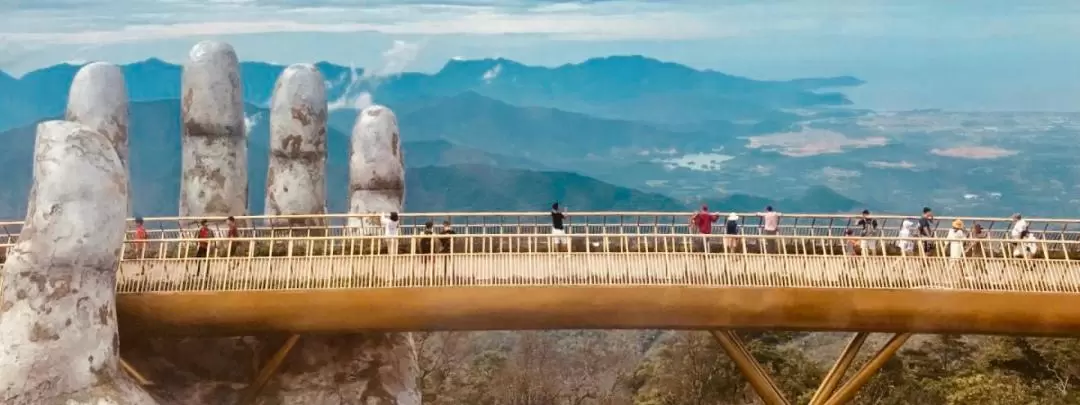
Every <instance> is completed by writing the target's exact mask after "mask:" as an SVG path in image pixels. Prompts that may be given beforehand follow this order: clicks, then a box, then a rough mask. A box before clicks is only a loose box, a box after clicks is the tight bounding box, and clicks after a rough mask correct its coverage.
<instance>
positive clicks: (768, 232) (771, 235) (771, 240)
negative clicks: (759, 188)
mask: <svg viewBox="0 0 1080 405" xmlns="http://www.w3.org/2000/svg"><path fill="white" fill-rule="evenodd" d="M758 215H760V216H761V234H762V235H765V236H766V237H767V238H766V239H762V241H761V253H770V252H772V253H780V249H778V248H776V247H777V246H780V245H781V244H782V243H783V241H782V240H779V239H777V238H776V236H777V235H778V234H779V233H780V217H781V216H783V214H781V213H779V212H776V211H773V207H772V206H771V205H769V206H766V207H765V212H763V213H761V214H758Z"/></svg>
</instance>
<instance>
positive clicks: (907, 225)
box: [896, 219, 915, 255]
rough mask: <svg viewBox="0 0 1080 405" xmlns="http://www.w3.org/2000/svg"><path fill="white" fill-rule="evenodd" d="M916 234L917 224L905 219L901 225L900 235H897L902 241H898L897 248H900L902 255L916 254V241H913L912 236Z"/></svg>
mask: <svg viewBox="0 0 1080 405" xmlns="http://www.w3.org/2000/svg"><path fill="white" fill-rule="evenodd" d="M914 232H915V222H913V221H911V220H908V219H905V220H904V222H903V223H901V224H900V234H899V235H897V236H898V237H899V238H900V240H898V241H896V247H898V248H900V254H901V255H907V254H911V253H914V252H915V241H913V240H911V236H912V235H913V234H914Z"/></svg>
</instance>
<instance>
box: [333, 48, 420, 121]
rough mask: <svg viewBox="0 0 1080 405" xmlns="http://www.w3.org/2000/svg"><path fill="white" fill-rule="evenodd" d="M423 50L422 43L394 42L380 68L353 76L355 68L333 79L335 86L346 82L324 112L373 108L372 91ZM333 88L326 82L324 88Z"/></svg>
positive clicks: (412, 60)
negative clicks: (343, 88) (337, 83)
mask: <svg viewBox="0 0 1080 405" xmlns="http://www.w3.org/2000/svg"><path fill="white" fill-rule="evenodd" d="M422 48H423V44H422V43H417V42H407V41H401V40H396V41H394V42H393V44H392V45H391V46H390V49H387V50H386V51H383V53H382V64H381V65H380V66H378V67H376V68H372V69H367V70H364V73H363V74H361V75H358V74H356V71H357V69H356V67H351V68H350V69H349V74H348V76H347V77H342V78H337V79H336V80H337V81H338V82H340V81H342V80H348V84H347V85H346V86H345V91H344V92H342V93H341V96H339V97H338V98H337V99H334V100H331V101H330V102H329V103H328V104H327V108H329V110H330V111H337V110H341V109H345V108H352V109H356V110H363V109H364V108H367V107H369V106H371V105H373V104H375V99H374V96H373V95H372V94H371V91H374V90H375V89H376V88H377V87H379V84H380V83H382V79H384V78H387V77H391V76H395V75H399V74H401V73H402V72H404V71H405V69H407V68H408V67H409V65H411V64H412V63H413V62H414V61H416V57H417V56H419V55H420V50H421V49H422ZM332 86H333V83H332V82H330V81H328V82H327V84H326V87H327V88H330V87H332Z"/></svg>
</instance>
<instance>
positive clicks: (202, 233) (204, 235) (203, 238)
mask: <svg viewBox="0 0 1080 405" xmlns="http://www.w3.org/2000/svg"><path fill="white" fill-rule="evenodd" d="M198 238H199V248H198V249H197V250H195V257H206V252H207V250H209V249H210V238H211V232H210V227H209V226H207V225H206V220H205V219H204V220H201V221H199V235H198Z"/></svg>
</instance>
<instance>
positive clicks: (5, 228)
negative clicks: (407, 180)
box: [0, 212, 1080, 244]
mask: <svg viewBox="0 0 1080 405" xmlns="http://www.w3.org/2000/svg"><path fill="white" fill-rule="evenodd" d="M759 214H760V213H737V216H738V218H739V219H738V222H739V224H740V229H739V233H740V234H745V235H757V234H761V233H762V229H763V228H762V225H763V224H762V221H761V216H760V215H759ZM691 215H692V213H687V212H581V213H570V214H568V217H567V221H566V231H567V232H568V233H571V234H688V233H695V232H696V227H693V226H690V222H689V219H690V216H691ZM719 215H720V218H719V220H718V221H717V222H716V223H714V225H713V227H712V232H713V233H722V232H723V230H724V222H725V219H726V217H727V215H728V213H719ZM236 218H237V220H238V224H239V233H240V235H241V236H248V237H268V236H274V235H279V234H281V233H282V232H286V233H287V234H289V235H293V236H344V235H347V234H353V233H360V234H366V235H376V234H379V233H382V227H381V225H380V216H379V215H375V214H364V215H350V214H328V215H302V216H298V215H293V216H239V217H236ZM872 218H873V219H874V220H876V221H877V223H878V230H877V232H876V234H877V236H899V233H900V230H901V225H902V224H903V221H905V220H910V221H912V222H916V221H917V217H915V216H901V215H891V214H890V215H874V216H872ZM201 219H206V220H208V222H209V226H210V228H211V230H212V231H213V233H214V234H215V235H217V236H224V235H226V234H227V228H226V227H225V225H224V224H223V220H224V218H223V217H207V218H181V217H162V218H146V219H145V224H144V227H145V229H146V231H147V233H148V237H149V239H177V238H185V237H194V236H195V235H196V232H197V231H198V222H199V221H200V220H201ZM860 219H861V217H859V216H858V215H849V214H783V217H781V219H780V227H779V230H778V231H779V232H778V233H779V234H781V235H792V236H843V235H844V233H845V231H846V230H848V229H853V228H856V227H857V226H858V225H857V224H858V221H859V220H860ZM955 219H960V220H962V221H964V223H965V226H966V227H967V228H968V229H971V228H972V227H973V226H975V225H980V226H982V228H983V229H984V231H985V233H986V236H987V237H989V238H1001V239H1008V238H1009V233H1010V227H1011V226H1012V221H1011V220H1010V219H1009V218H992V217H937V218H936V219H934V220H933V221H932V231H933V234H934V236H937V237H945V236H946V234H947V233H948V230H949V228H950V224H951V223H952V221H953V220H955ZM428 221H430V222H432V223H433V225H434V227H435V229H437V230H439V229H441V228H442V227H443V224H444V222H449V223H450V225H449V226H450V228H451V229H453V230H454V232H456V233H458V234H475V235H490V234H534V233H550V232H551V218H550V214H549V213H545V212H508V213H494V212H488V213H485V212H475V213H402V214H400V234H401V235H413V234H420V233H422V231H423V229H424V224H425V222H428ZM1027 221H1028V223H1029V230H1030V232H1031V233H1032V234H1035V235H1036V236H1037V237H1038V238H1039V239H1044V240H1080V220H1074V219H1050V218H1032V219H1028V220H1027ZM129 223H130V227H129V235H128V236H129V238H134V236H135V231H134V229H135V228H134V222H133V221H129ZM21 228H22V223H21V222H2V223H0V244H5V243H14V242H15V241H16V240H17V238H18V235H19V232H20V231H21Z"/></svg>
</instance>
